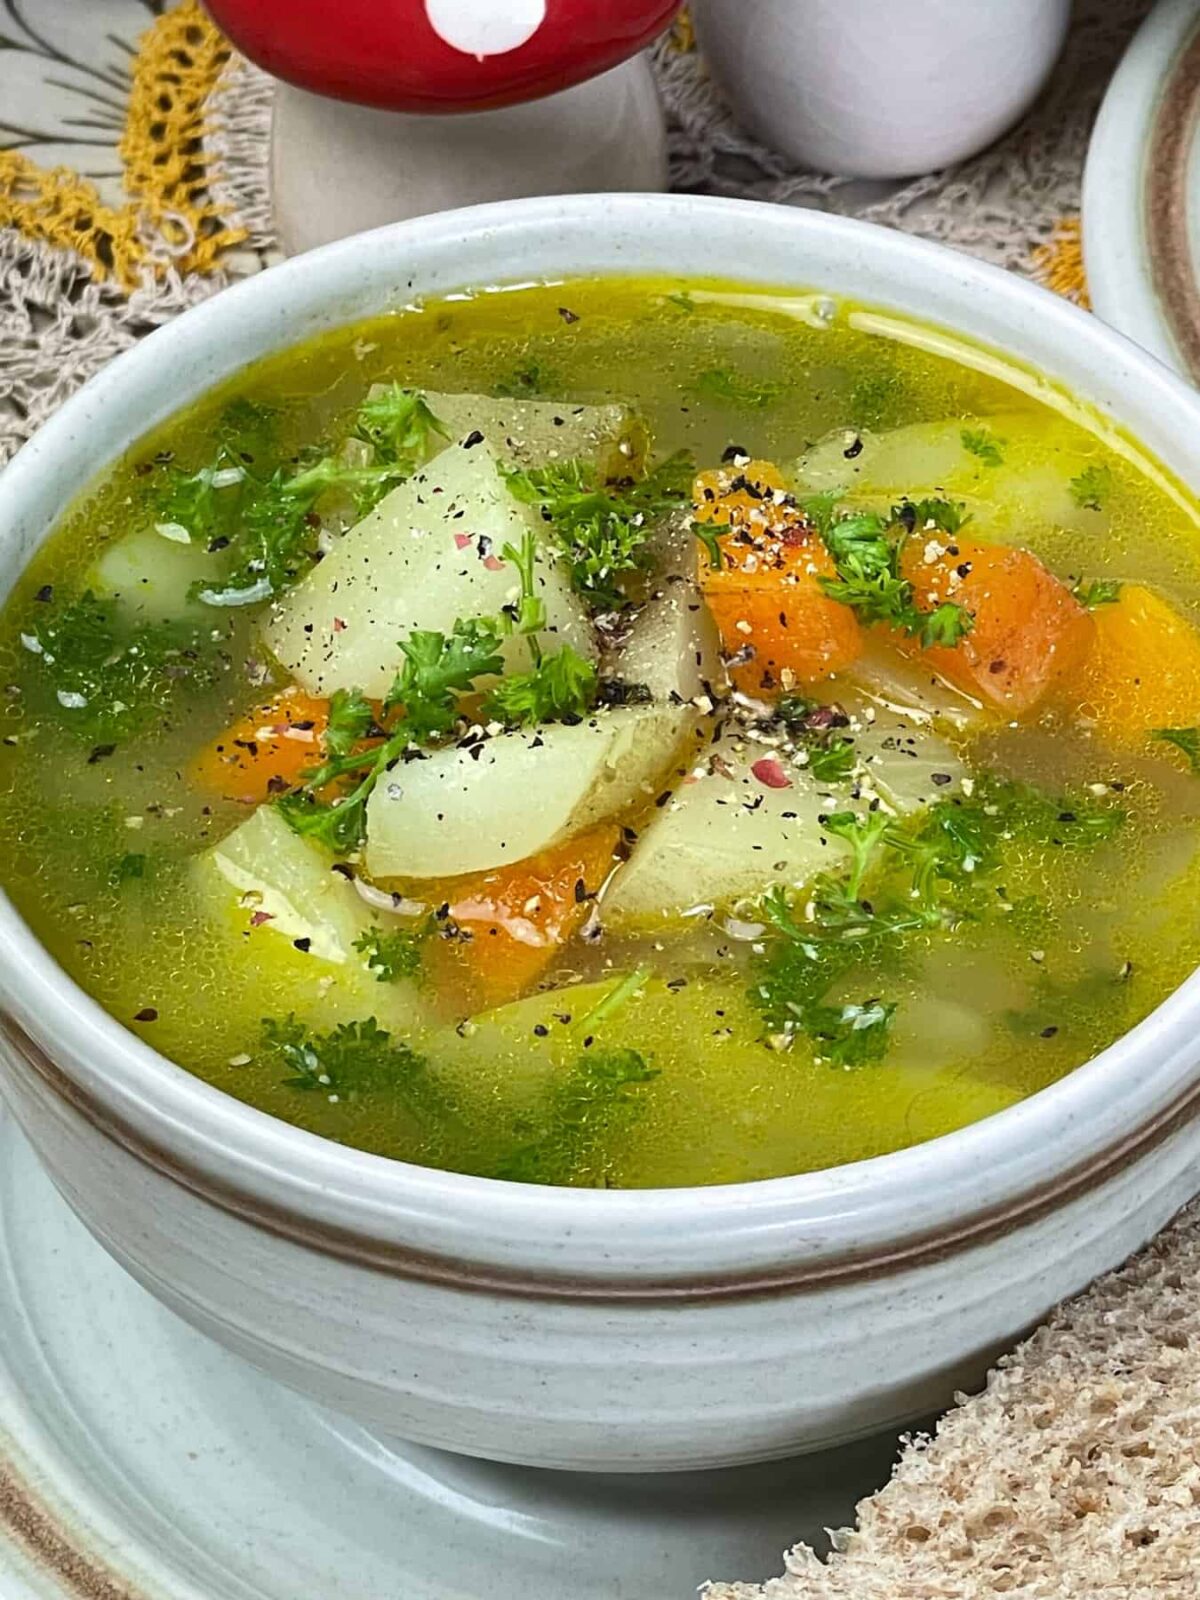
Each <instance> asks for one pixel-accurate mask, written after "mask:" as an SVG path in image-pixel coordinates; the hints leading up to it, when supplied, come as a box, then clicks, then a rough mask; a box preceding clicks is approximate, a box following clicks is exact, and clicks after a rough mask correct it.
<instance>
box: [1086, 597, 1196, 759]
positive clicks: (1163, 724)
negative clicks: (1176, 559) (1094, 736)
mask: <svg viewBox="0 0 1200 1600" xmlns="http://www.w3.org/2000/svg"><path fill="white" fill-rule="evenodd" d="M1092 616H1093V620H1094V622H1095V627H1096V636H1095V642H1094V643H1093V645H1092V649H1091V653H1090V654H1089V656H1088V658H1087V661H1086V662H1085V663H1084V666H1083V670H1082V672H1081V673H1080V674H1079V677H1078V679H1076V680H1075V682H1073V683H1072V684H1071V685H1070V695H1071V701H1072V704H1073V705H1074V707H1075V709H1076V710H1077V712H1078V714H1079V715H1080V716H1081V717H1082V718H1084V719H1085V720H1087V721H1089V722H1091V723H1093V724H1094V726H1095V728H1096V731H1097V732H1098V733H1099V734H1100V736H1101V737H1102V738H1104V739H1107V740H1108V741H1109V742H1110V743H1112V744H1114V745H1117V746H1132V745H1137V744H1139V743H1140V742H1141V741H1142V740H1144V739H1145V737H1146V735H1147V734H1148V733H1149V732H1150V731H1151V730H1152V729H1154V728H1179V727H1194V726H1195V725H1196V723H1197V722H1200V633H1197V631H1196V629H1195V628H1194V627H1193V626H1192V624H1191V623H1190V622H1189V621H1188V620H1187V619H1186V618H1185V617H1182V616H1180V615H1179V613H1178V612H1177V611H1175V610H1174V609H1173V608H1172V607H1171V606H1169V605H1168V604H1167V602H1166V601H1165V600H1162V599H1160V598H1159V596H1158V595H1156V594H1155V593H1154V592H1153V590H1150V589H1146V588H1144V587H1143V586H1142V585H1141V584H1137V583H1127V584H1124V585H1123V586H1122V588H1121V593H1120V595H1119V597H1118V598H1117V600H1116V601H1115V602H1114V603H1113V604H1112V605H1106V606H1100V607H1098V608H1097V610H1096V611H1094V612H1093V613H1092ZM1158 748H1161V749H1162V750H1163V751H1164V752H1165V751H1166V749H1167V747H1166V746H1165V745H1163V746H1159V747H1158Z"/></svg>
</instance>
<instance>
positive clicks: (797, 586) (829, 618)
mask: <svg viewBox="0 0 1200 1600" xmlns="http://www.w3.org/2000/svg"><path fill="white" fill-rule="evenodd" d="M693 500H694V515H695V520H696V522H697V523H699V524H701V525H703V524H704V523H717V524H725V525H727V531H726V532H721V533H718V534H717V536H716V545H717V549H718V551H719V554H720V559H719V562H718V561H716V560H714V558H713V555H712V554H711V553H710V552H708V551H707V550H706V551H704V552H702V554H701V556H700V586H701V588H702V590H703V593H704V598H705V601H706V603H707V605H708V608H709V610H710V612H711V613H712V616H713V620H714V622H715V623H716V625H717V632H718V633H719V635H720V638H721V649H722V651H723V653H724V654H725V656H726V658H727V659H728V661H729V675H730V678H731V680H732V681H733V683H734V685H735V687H736V688H738V689H741V690H742V691H743V692H745V693H747V694H753V695H765V696H767V697H771V696H773V695H777V694H778V693H780V691H785V690H790V689H792V688H797V687H801V686H804V685H808V684H815V683H820V682H821V681H822V680H823V679H825V678H828V677H830V676H832V674H833V673H835V672H840V671H841V670H842V669H843V668H845V667H847V666H849V665H850V663H851V662H852V661H854V660H855V659H856V658H857V657H858V655H859V654H860V653H861V651H862V647H863V636H862V629H861V627H860V626H859V623H858V619H857V618H856V617H855V615H854V613H853V612H852V611H851V610H850V609H849V608H848V607H847V606H843V605H840V604H839V603H838V602H837V601H836V600H833V599H831V598H830V596H829V595H827V594H826V593H825V590H824V589H823V588H822V586H821V579H822V578H833V577H836V576H837V570H836V568H835V566H834V563H833V558H832V557H831V556H830V554H829V552H828V551H827V550H826V548H825V545H824V543H823V542H822V540H821V537H820V535H819V534H818V533H817V532H816V531H815V530H814V529H813V528H812V526H811V525H810V523H809V521H808V519H807V518H806V517H805V515H804V513H803V511H801V509H800V508H799V506H797V505H796V503H795V501H794V500H793V499H792V498H791V497H790V496H789V495H787V494H786V493H785V492H784V489H783V479H782V478H781V477H780V475H779V471H778V469H777V468H776V467H774V466H773V465H772V464H771V463H770V462H769V461H751V462H749V463H748V464H747V465H746V466H744V467H722V468H719V469H717V470H716V471H711V472H702V473H700V475H699V476H698V477H697V479H696V482H695V486H694V489H693Z"/></svg>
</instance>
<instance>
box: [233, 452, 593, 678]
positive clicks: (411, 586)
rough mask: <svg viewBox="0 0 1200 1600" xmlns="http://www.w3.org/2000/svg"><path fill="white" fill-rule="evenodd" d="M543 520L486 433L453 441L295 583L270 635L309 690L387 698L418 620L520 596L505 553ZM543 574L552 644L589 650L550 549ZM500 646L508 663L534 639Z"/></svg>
mask: <svg viewBox="0 0 1200 1600" xmlns="http://www.w3.org/2000/svg"><path fill="white" fill-rule="evenodd" d="M542 528H543V524H542V521H541V519H540V517H539V516H538V515H537V512H536V509H535V508H534V507H532V506H525V505H520V504H519V503H518V502H517V501H516V500H515V499H514V498H513V496H512V495H511V494H510V493H509V490H508V487H507V485H506V484H505V482H504V479H503V476H502V475H501V472H500V468H499V465H498V462H497V459H496V456H495V454H494V453H493V451H492V450H491V448H490V447H489V446H488V445H487V444H486V443H479V444H476V445H474V446H467V445H465V444H463V445H457V444H456V445H452V446H451V447H450V448H449V449H447V450H443V451H442V452H441V454H440V455H438V456H435V457H434V459H433V460H432V461H431V462H430V463H429V465H428V466H427V467H425V468H424V469H423V470H422V471H421V472H418V473H417V474H416V475H415V476H413V477H412V478H410V479H409V480H408V481H407V483H402V484H401V485H400V486H399V488H397V489H393V490H392V492H391V494H389V495H388V496H387V497H386V498H385V499H383V500H381V501H380V503H379V505H377V506H376V507H375V509H374V511H372V512H371V513H370V515H369V516H366V517H364V518H363V520H362V521H361V522H359V523H357V524H356V525H355V526H354V527H353V528H351V529H350V531H349V532H348V533H347V534H346V535H345V536H344V537H343V538H342V539H341V540H339V542H338V543H337V544H336V545H335V546H334V548H333V549H332V550H331V551H330V552H329V554H328V555H327V556H326V557H325V559H324V561H322V562H321V563H320V565H319V566H317V567H315V568H314V569H313V571H312V572H311V573H309V575H308V576H307V577H306V578H304V579H303V580H302V581H301V582H300V583H298V584H296V586H295V587H294V588H293V589H292V590H290V592H289V593H288V594H287V596H286V597H285V598H284V600H283V602H282V603H281V605H280V606H279V607H278V609H277V610H276V611H275V612H274V614H273V615H272V616H271V617H270V619H269V620H268V621H267V623H266V625H265V627H264V630H263V633H264V637H265V639H266V642H267V644H268V646H269V647H270V649H271V650H272V651H273V652H274V654H275V655H276V657H277V658H278V659H279V661H280V662H281V663H282V665H283V666H284V667H286V668H287V670H288V671H289V672H290V673H291V674H292V675H293V677H295V678H296V679H297V680H298V681H299V682H300V684H301V685H302V686H303V687H304V688H305V689H307V690H308V692H309V693H310V694H315V695H330V694H332V693H333V691H334V690H335V689H353V688H358V689H361V690H362V691H363V692H364V693H365V694H366V695H367V696H368V697H369V698H371V699H380V698H382V697H383V696H384V695H386V694H387V692H388V689H389V688H390V687H391V684H392V680H393V678H394V677H395V674H396V671H397V669H398V667H399V666H400V661H401V655H400V648H399V641H400V640H401V639H403V638H405V637H406V636H407V635H408V634H409V633H411V632H412V631H413V630H414V629H415V628H431V629H437V630H440V631H441V632H443V633H448V632H449V630H450V628H451V626H452V625H453V623H454V621H455V619H456V618H457V617H480V616H494V615H495V614H496V613H497V612H499V611H500V609H501V607H502V606H504V605H505V604H506V603H507V602H509V601H510V600H512V599H513V597H514V595H515V594H516V593H517V592H518V580H517V575H516V572H515V571H514V569H513V567H512V565H511V563H510V562H507V561H505V560H503V559H502V557H501V554H500V552H501V550H502V549H503V546H504V544H505V543H506V542H509V543H512V544H514V545H519V544H520V542H521V539H522V537H523V536H524V534H525V533H527V532H533V533H535V534H538V533H540V532H541V531H542ZM537 577H538V586H539V592H540V594H541V597H542V599H543V600H544V601H545V604H546V619H547V627H546V631H545V632H544V633H543V634H542V635H541V638H542V642H543V644H544V645H545V647H546V648H547V649H548V650H553V649H555V648H557V646H558V644H560V643H568V644H571V645H573V646H574V648H575V649H576V650H578V651H579V652H580V654H581V655H584V656H587V657H588V658H589V659H591V658H593V657H594V656H595V654H596V647H595V642H594V640H593V638H592V630H591V625H590V624H589V622H588V620H587V616H586V614H585V612H584V609H583V607H582V605H581V604H580V602H579V600H578V599H577V598H576V596H575V595H574V593H573V592H572V590H571V586H570V583H569V582H568V580H567V577H566V575H565V573H564V572H563V571H562V569H561V568H560V567H559V566H558V565H557V563H556V562H555V561H554V559H553V557H552V556H551V555H550V554H549V552H548V551H547V552H545V553H544V554H543V556H542V558H541V559H540V561H539V562H538V569H537ZM503 654H504V659H505V666H506V668H507V670H509V671H514V672H519V671H522V670H524V669H525V668H527V667H528V666H529V664H530V656H529V642H528V640H527V639H524V638H521V637H514V638H512V639H509V640H507V641H506V642H505V645H504V649H503Z"/></svg>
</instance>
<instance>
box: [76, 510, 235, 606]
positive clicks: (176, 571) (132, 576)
mask: <svg viewBox="0 0 1200 1600" xmlns="http://www.w3.org/2000/svg"><path fill="white" fill-rule="evenodd" d="M210 567H211V561H210V558H209V556H208V554H207V552H206V551H205V549H204V546H203V545H202V544H191V543H188V544H184V543H182V542H179V541H176V540H174V539H168V538H166V537H164V536H163V535H162V534H161V533H157V532H156V531H155V530H154V529H153V528H139V529H138V530H137V531H136V532H134V533H130V534H127V535H126V536H125V538H123V539H118V540H117V541H116V543H115V544H110V545H109V546H108V547H107V548H106V549H105V550H104V551H103V552H102V554H101V556H100V559H99V560H98V561H97V562H96V565H95V567H94V568H93V570H92V575H91V578H90V579H89V585H90V587H91V588H92V589H94V590H95V592H96V593H97V594H98V595H101V596H105V597H108V596H111V597H112V599H114V600H117V601H119V602H120V604H121V606H122V607H123V608H126V609H128V611H129V612H130V614H131V615H134V616H136V617H138V618H139V619H140V620H142V621H146V622H162V621H165V620H166V619H168V618H170V617H178V616H179V615H180V614H181V613H186V612H187V611H188V610H189V609H191V608H194V609H195V610H196V611H197V612H205V611H206V608H205V607H204V605H203V603H202V602H201V601H199V600H192V599H191V598H190V597H189V590H190V589H191V586H192V584H193V583H194V582H195V581H196V580H197V579H198V578H206V577H208V576H209V575H210ZM207 614H208V615H209V616H211V612H208V613H207Z"/></svg>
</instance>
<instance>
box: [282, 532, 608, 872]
mask: <svg viewBox="0 0 1200 1600" xmlns="http://www.w3.org/2000/svg"><path fill="white" fill-rule="evenodd" d="M504 555H505V557H506V559H507V560H509V561H511V562H512V563H513V565H514V566H515V567H516V569H517V571H518V573H519V575H520V579H521V592H520V595H519V597H518V598H517V600H516V601H514V602H513V603H512V604H511V605H509V606H506V607H505V608H504V611H503V613H502V615H500V616H498V617H472V618H467V619H464V618H462V617H460V618H458V619H457V620H456V621H455V623H454V626H453V627H452V628H451V630H450V632H449V633H448V634H447V633H439V632H436V631H434V630H431V629H417V630H414V632H412V633H411V634H409V636H408V638H407V639H402V640H401V641H400V652H401V655H402V656H403V658H404V664H403V666H402V667H401V669H400V671H399V673H398V674H397V676H396V679H395V681H394V682H393V684H392V687H391V689H390V690H389V691H388V695H387V698H386V699H385V700H384V703H383V708H382V715H383V717H384V719H385V721H387V719H388V718H389V717H390V718H391V720H390V722H388V726H386V727H381V728H378V729H377V728H376V727H375V717H374V708H373V707H372V705H371V703H370V702H369V701H368V700H367V699H366V698H365V696H364V695H363V694H362V693H361V692H360V691H359V690H357V689H355V690H351V691H349V692H347V691H344V690H342V691H339V692H338V693H337V694H335V695H334V697H333V702H332V705H331V708H330V723H329V733H328V734H327V735H326V739H325V746H326V751H327V756H326V759H325V761H323V762H322V763H321V765H320V766H318V767H314V768H313V769H311V770H310V771H308V772H306V773H304V774H303V775H302V780H301V784H300V786H299V787H298V788H296V789H293V790H291V791H290V792H289V793H287V794H284V795H281V796H280V797H279V799H278V800H277V801H276V802H275V804H276V805H277V806H278V808H279V810H280V811H281V812H282V813H283V816H284V818H285V820H286V821H287V822H288V824H289V825H290V826H291V827H292V828H293V829H294V830H295V831H296V832H297V833H299V834H301V835H303V836H304V837H306V838H310V839H316V840H317V841H318V842H320V843H322V844H324V845H326V846H327V847H328V848H329V849H331V850H333V851H335V852H345V851H347V850H352V849H354V848H355V847H356V846H357V845H359V844H361V843H362V840H363V837H364V835H365V832H366V809H367V802H368V801H369V799H370V798H371V795H372V793H373V792H374V790H375V786H376V784H377V783H378V782H379V780H380V778H381V777H382V776H383V774H384V773H385V772H387V771H389V770H390V768H392V767H393V766H395V764H396V763H397V762H398V761H400V760H401V759H402V758H403V757H404V755H405V753H406V752H407V751H408V750H410V749H413V748H420V747H422V746H425V745H430V744H435V743H437V742H438V740H440V739H443V738H445V737H446V735H447V734H449V733H451V732H453V731H454V728H455V725H456V724H457V722H458V720H459V717H460V715H461V711H462V706H461V702H462V699H463V697H464V696H465V695H468V694H470V693H472V692H473V691H474V690H475V688H476V683H477V680H478V679H480V678H498V679H499V682H497V683H496V684H495V685H493V687H492V688H491V690H490V691H489V693H488V696H487V698H486V699H485V701H484V705H483V714H484V716H486V717H488V718H491V717H495V718H496V719H497V720H499V721H502V722H506V723H508V724H509V725H510V726H513V727H522V726H526V725H528V724H531V723H537V722H547V721H565V722H571V721H578V720H579V719H580V718H581V717H583V716H584V715H586V713H587V712H588V711H590V710H591V709H592V707H593V706H594V705H595V703H596V699H597V695H598V687H599V685H598V678H597V673H596V669H595V667H594V666H593V665H592V663H591V662H590V661H587V660H585V659H584V658H583V657H582V656H581V655H579V654H578V652H577V651H575V650H574V649H573V648H572V647H571V646H569V645H565V646H563V647H562V648H561V649H559V650H558V651H556V652H555V653H554V654H553V655H548V656H547V655H543V653H542V649H541V645H540V644H539V642H538V638H537V634H538V632H539V630H540V629H542V628H544V627H545V623H546V608H545V605H544V603H543V602H542V600H541V598H540V597H539V596H538V595H537V592H536V579H535V568H536V562H537V546H536V542H535V540H534V538H533V536H532V534H526V536H525V538H524V540H523V541H522V546H521V548H520V549H519V550H518V549H516V548H515V547H514V546H513V545H511V544H506V545H505V546H504ZM514 634H520V635H523V636H524V637H525V638H526V639H527V640H528V644H529V651H530V655H531V656H532V658H533V667H532V669H531V670H530V671H529V672H523V673H513V674H510V675H509V676H508V677H502V676H501V674H502V673H503V671H504V658H503V656H502V655H501V653H500V648H501V645H502V643H503V642H504V640H505V639H506V638H509V637H510V636H512V635H514ZM372 733H377V734H378V738H376V739H375V740H374V742H372V743H370V744H368V745H365V746H364V744H363V742H362V741H363V740H364V739H365V738H366V737H367V736H368V735H370V734H372ZM347 780H349V783H348V786H347ZM331 784H332V785H338V786H340V787H339V792H338V793H336V794H335V795H334V796H333V797H332V798H326V797H325V795H324V794H323V793H322V791H324V790H325V789H327V788H328V787H329V786H330V785H331Z"/></svg>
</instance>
